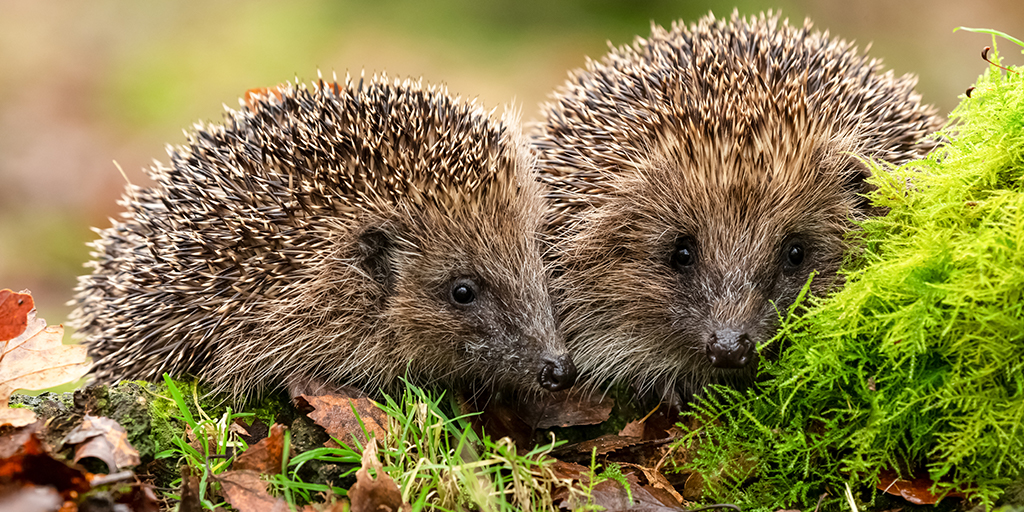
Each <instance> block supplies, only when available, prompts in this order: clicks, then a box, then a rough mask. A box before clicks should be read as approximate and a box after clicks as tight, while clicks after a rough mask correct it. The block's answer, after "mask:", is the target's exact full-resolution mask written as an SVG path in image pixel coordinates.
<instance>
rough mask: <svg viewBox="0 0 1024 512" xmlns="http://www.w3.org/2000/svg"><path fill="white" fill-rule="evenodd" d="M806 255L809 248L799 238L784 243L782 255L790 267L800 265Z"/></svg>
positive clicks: (793, 267)
mask: <svg viewBox="0 0 1024 512" xmlns="http://www.w3.org/2000/svg"><path fill="white" fill-rule="evenodd" d="M806 255H807V250H806V249H804V244H803V243H802V242H801V241H799V240H792V241H790V242H788V243H786V244H785V245H783V250H782V256H783V258H784V260H785V265H786V267H787V268H789V269H795V268H796V267H799V266H800V264H802V263H803V262H804V257H805V256H806Z"/></svg>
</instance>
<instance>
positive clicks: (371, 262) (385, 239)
mask: <svg viewBox="0 0 1024 512" xmlns="http://www.w3.org/2000/svg"><path fill="white" fill-rule="evenodd" d="M394 245H395V244H394V241H393V239H392V237H391V235H390V234H389V233H388V232H387V231H385V230H384V229H383V228H382V227H379V226H373V227H369V228H367V229H365V230H363V232H362V233H360V234H359V238H358V248H359V264H360V267H362V269H363V271H364V272H366V274H367V275H369V276H370V277H371V278H372V279H373V280H374V281H376V282H377V284H379V285H380V286H381V288H382V289H383V290H384V294H385V295H391V292H392V290H393V289H394V286H395V272H394V265H393V263H392V252H393V249H394Z"/></svg>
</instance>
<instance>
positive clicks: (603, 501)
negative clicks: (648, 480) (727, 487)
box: [556, 473, 684, 512]
mask: <svg viewBox="0 0 1024 512" xmlns="http://www.w3.org/2000/svg"><path fill="white" fill-rule="evenodd" d="M626 482H628V483H629V492H626V488H625V487H623V486H622V484H620V483H619V482H617V481H615V480H605V481H603V482H600V483H598V484H597V485H595V486H594V488H593V489H592V490H591V494H590V496H591V499H592V500H593V501H592V503H591V504H592V505H597V506H599V507H603V509H604V510H630V511H652V512H667V511H679V510H684V509H683V508H682V507H681V506H679V505H678V504H675V503H672V498H671V497H659V496H658V495H657V494H663V493H652V492H651V490H650V489H648V488H647V487H645V486H643V485H640V480H639V479H638V478H637V477H636V475H634V474H633V473H629V474H627V475H626ZM630 495H632V498H633V499H632V501H630V499H629V498H630ZM585 499H586V498H585V497H584V496H583V495H582V494H580V493H573V494H569V495H568V497H567V498H565V499H564V500H562V501H561V502H560V503H556V504H557V505H559V506H560V507H562V508H569V509H570V510H574V509H577V508H580V507H583V506H585V505H588V503H586V502H585Z"/></svg>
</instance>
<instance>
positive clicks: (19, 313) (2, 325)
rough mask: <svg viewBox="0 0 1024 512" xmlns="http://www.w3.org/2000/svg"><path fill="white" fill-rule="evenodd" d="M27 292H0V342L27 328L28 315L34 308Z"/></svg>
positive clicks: (33, 303)
mask: <svg viewBox="0 0 1024 512" xmlns="http://www.w3.org/2000/svg"><path fill="white" fill-rule="evenodd" d="M27 291H28V290H25V291H23V292H22V293H14V292H13V291H11V290H9V289H5V290H0V341H7V340H10V339H13V338H14V337H15V336H18V335H20V334H21V333H23V332H25V329H26V328H27V327H28V314H29V313H30V312H31V311H32V310H33V309H35V307H36V306H35V302H34V301H33V300H32V294H30V293H27Z"/></svg>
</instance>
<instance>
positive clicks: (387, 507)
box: [348, 440, 412, 512]
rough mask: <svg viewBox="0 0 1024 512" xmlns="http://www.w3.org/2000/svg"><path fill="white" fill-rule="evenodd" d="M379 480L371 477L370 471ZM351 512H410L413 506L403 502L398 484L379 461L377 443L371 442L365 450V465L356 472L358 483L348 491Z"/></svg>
mask: <svg viewBox="0 0 1024 512" xmlns="http://www.w3.org/2000/svg"><path fill="white" fill-rule="evenodd" d="M371 468H373V469H374V470H375V471H376V473H377V478H373V477H372V476H370V471H369V470H370V469H371ZM348 499H349V501H350V502H351V506H352V508H351V512H410V511H411V510H412V505H411V504H409V503H405V502H403V501H402V493H401V492H400V491H399V490H398V484H396V483H395V481H394V480H393V479H392V478H391V477H390V476H388V474H387V473H385V472H384V470H383V469H382V467H381V464H380V462H379V461H378V460H377V441H376V440H371V441H369V442H368V443H367V444H366V447H365V449H364V450H363V463H362V467H361V468H360V469H359V471H356V483H355V484H353V485H352V488H351V489H349V490H348Z"/></svg>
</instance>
